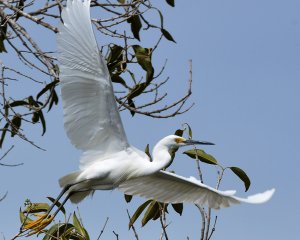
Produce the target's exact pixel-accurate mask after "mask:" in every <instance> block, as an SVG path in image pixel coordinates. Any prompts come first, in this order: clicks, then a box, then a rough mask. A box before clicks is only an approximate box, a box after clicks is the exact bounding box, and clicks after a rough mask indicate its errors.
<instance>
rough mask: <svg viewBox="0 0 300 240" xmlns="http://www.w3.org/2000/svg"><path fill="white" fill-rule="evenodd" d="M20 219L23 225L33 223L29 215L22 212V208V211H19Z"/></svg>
mask: <svg viewBox="0 0 300 240" xmlns="http://www.w3.org/2000/svg"><path fill="white" fill-rule="evenodd" d="M19 218H20V222H21V224H27V223H29V222H32V219H31V218H29V217H28V216H27V215H25V214H24V213H23V211H22V210H21V208H20V210H19Z"/></svg>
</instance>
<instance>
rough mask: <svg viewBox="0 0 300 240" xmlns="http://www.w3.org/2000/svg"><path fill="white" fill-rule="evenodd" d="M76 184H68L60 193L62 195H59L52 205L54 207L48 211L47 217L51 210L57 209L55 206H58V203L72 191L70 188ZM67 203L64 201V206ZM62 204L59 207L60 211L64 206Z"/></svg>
mask: <svg viewBox="0 0 300 240" xmlns="http://www.w3.org/2000/svg"><path fill="white" fill-rule="evenodd" d="M73 185H75V184H68V185H66V186H65V187H64V188H63V189H62V190H61V192H60V194H59V195H58V197H57V198H56V199H55V200H54V202H53V203H52V205H51V206H50V207H49V209H48V211H47V212H46V216H47V215H49V213H50V212H51V210H52V209H53V208H54V207H55V205H57V203H58V201H59V200H60V199H61V197H62V196H63V195H64V194H65V193H66V192H67V191H68V190H69V189H70V187H72V186H73ZM65 203H66V201H64V204H65ZM64 204H61V206H59V209H61V207H62V206H63V205H64Z"/></svg>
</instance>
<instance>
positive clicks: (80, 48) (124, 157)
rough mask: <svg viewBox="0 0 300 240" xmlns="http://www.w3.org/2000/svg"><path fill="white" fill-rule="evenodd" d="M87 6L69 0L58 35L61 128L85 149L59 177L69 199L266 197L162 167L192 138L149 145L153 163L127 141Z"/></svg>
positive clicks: (222, 202)
mask: <svg viewBox="0 0 300 240" xmlns="http://www.w3.org/2000/svg"><path fill="white" fill-rule="evenodd" d="M89 5H90V0H83V1H82V0H68V1H67V7H66V8H64V9H63V12H62V19H63V21H64V23H63V24H61V25H60V27H59V34H58V36H57V44H58V51H59V55H58V60H59V62H60V80H61V88H62V99H63V109H64V124H65V129H66V132H67V135H68V137H69V138H70V140H71V142H72V143H73V144H74V145H75V147H77V148H79V149H81V150H83V154H82V157H81V160H80V170H79V171H78V172H74V173H71V174H68V175H66V176H64V177H62V178H61V179H60V185H61V186H62V187H63V188H64V189H67V190H66V191H68V194H69V197H70V198H71V201H73V202H80V201H81V200H82V199H83V198H85V197H86V196H87V195H89V194H90V193H92V192H93V191H94V190H98V189H114V188H119V189H120V190H122V191H124V192H125V193H127V194H133V195H140V196H142V197H146V198H149V199H156V200H158V201H161V202H171V203H178V202H192V203H197V204H200V205H208V206H209V207H211V208H216V209H218V208H221V207H228V206H230V205H232V204H238V203H241V202H247V203H263V202H265V201H267V200H268V199H270V198H271V196H272V195H273V193H274V190H273V189H272V190H269V191H267V192H264V193H261V194H257V195H253V196H250V197H248V198H245V199H243V198H238V197H235V196H234V195H233V194H234V193H235V192H234V191H218V190H216V189H214V188H211V187H209V186H207V185H204V184H202V183H200V182H199V181H197V180H195V178H189V179H188V178H184V177H181V176H178V175H175V174H172V173H168V172H164V171H160V170H161V169H163V168H165V167H166V166H168V164H169V163H170V162H171V156H170V154H169V150H170V149H171V148H178V147H181V146H184V145H188V144H192V140H189V141H188V140H185V139H184V138H181V139H179V140H178V138H179V137H178V136H174V135H170V136H167V137H165V138H163V139H162V140H160V141H159V142H158V143H157V144H156V145H155V147H154V149H153V154H152V157H153V161H152V162H150V160H149V157H148V156H147V155H146V154H145V153H143V152H141V151H140V150H137V149H136V148H134V147H132V146H130V145H129V144H128V141H127V138H126V135H125V131H124V128H123V125H122V122H121V119H120V115H119V112H118V109H117V104H116V101H115V97H114V92H113V87H112V83H111V80H110V75H109V72H108V69H107V67H106V64H105V61H104V60H103V58H102V56H101V55H100V52H99V50H98V47H97V43H96V40H95V37H94V34H93V30H92V25H91V21H90V12H89V11H90V7H89ZM194 142H195V141H194ZM197 143H198V144H201V143H200V142H197ZM202 144H209V143H207V142H206V143H205V142H202ZM67 186H69V187H68V188H67ZM70 186H71V187H70ZM63 191H64V190H63Z"/></svg>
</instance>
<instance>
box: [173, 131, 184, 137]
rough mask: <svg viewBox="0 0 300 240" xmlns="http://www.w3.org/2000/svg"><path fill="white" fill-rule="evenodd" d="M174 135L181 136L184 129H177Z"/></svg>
mask: <svg viewBox="0 0 300 240" xmlns="http://www.w3.org/2000/svg"><path fill="white" fill-rule="evenodd" d="M174 135H176V136H179V137H182V135H183V130H182V129H177V130H176V131H175V133H174Z"/></svg>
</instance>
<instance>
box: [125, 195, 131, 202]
mask: <svg viewBox="0 0 300 240" xmlns="http://www.w3.org/2000/svg"><path fill="white" fill-rule="evenodd" d="M124 198H125V201H126V202H127V203H129V202H130V201H131V199H132V195H127V194H124Z"/></svg>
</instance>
